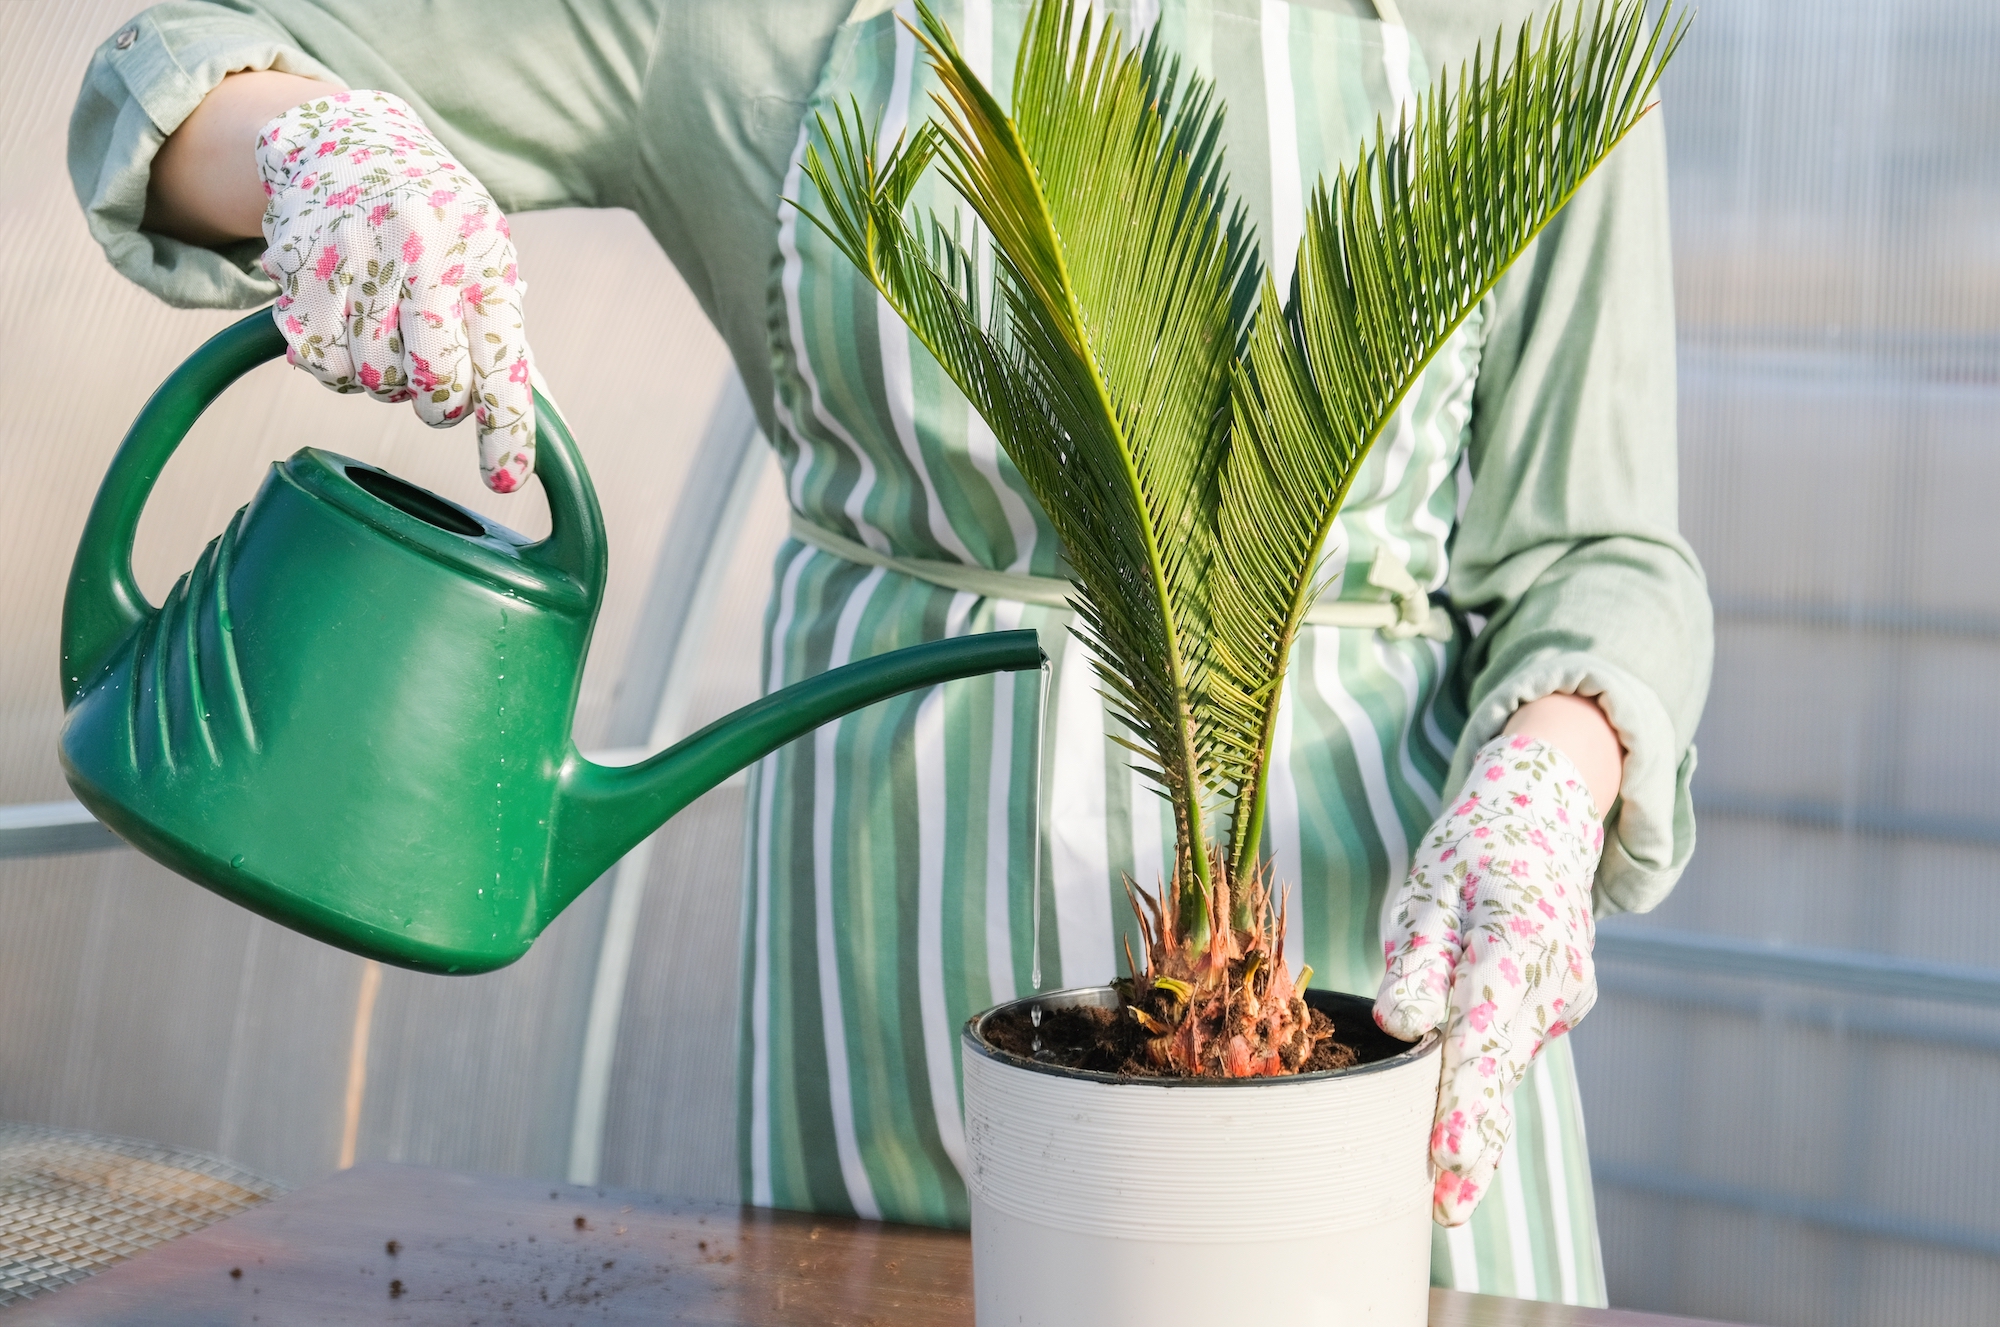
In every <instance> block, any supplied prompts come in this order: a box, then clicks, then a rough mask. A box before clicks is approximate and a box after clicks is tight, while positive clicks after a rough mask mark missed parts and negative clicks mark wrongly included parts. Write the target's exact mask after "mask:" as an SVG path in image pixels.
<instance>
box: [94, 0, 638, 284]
mask: <svg viewBox="0 0 2000 1327" xmlns="http://www.w3.org/2000/svg"><path fill="white" fill-rule="evenodd" d="M658 27H659V10H658V5H657V0H576V2H575V3H570V4H562V5H557V4H550V3H546V2H545V0H458V2H457V3H448V4H436V5H427V6H424V7H423V8H422V10H421V12H420V13H419V12H417V11H416V10H415V9H414V8H413V7H412V6H411V5H409V4H408V0H348V2H347V3H342V4H319V3H308V0H172V2H171V3H167V4H161V5H155V6H153V7H152V8H151V9H148V10H146V11H145V12H144V13H142V14H140V15H139V16H138V17H136V18H134V19H131V20H130V21H129V22H127V23H126V24H125V25H124V26H123V27H121V28H120V29H118V31H117V32H115V33H114V34H113V35H111V36H110V37H109V38H107V39H106V40H105V42H104V44H103V45H101V46H99V47H98V48H97V52H96V54H95V55H94V56H93V57H92V58H91V62H90V68H89V70H88V71H87V72H86V73H85V75H84V80H83V88H82V91H81V93H80V94H79V95H78V97H77V103H76V109H75V111H74V113H73V114H72V115H71V118H70V131H69V170H70V179H71V181H72V183H73V184H74V185H75V188H76V194H77V199H78V201H79V202H81V203H82V204H83V208H84V212H85V214H86V215H87V217H88V218H89V223H90V231H91V234H92V236H93V237H94V238H95V239H96V240H97V242H98V243H99V244H100V245H102V246H103V247H104V252H105V255H106V256H107V257H108V258H109V259H110V260H111V264H112V266H113V267H115V268H117V269H118V271H120V272H122V273H123V274H124V275H126V276H128V277H130V278H131V279H132V280H134V281H136V282H138V283H139V284H140V285H142V286H144V287H145V288H146V289H148V290H150V291H152V292H153V293H154V294H156V295H158V296H160V298H162V299H164V300H166V301H167V302H168V303H169V304H174V305H179V306H181V307H201V308H247V307H249V306H251V305H253V304H256V303H258V302H260V301H262V300H266V299H269V298H270V297H271V296H272V295H273V294H274V293H276V292H275V287H274V286H273V285H272V284H271V282H270V281H269V280H268V279H267V278H266V277H265V276H264V274H263V272H262V271H261V270H259V268H258V267H257V257H258V255H259V254H260V253H261V252H262V251H263V247H264V246H263V243H262V241H259V240H246V241H244V242H242V243H240V244H237V245H234V246H231V247H230V248H228V249H225V250H219V251H218V250H211V249H204V248H200V247H197V246H195V245H191V244H184V243H182V242H181V241H179V240H175V239H170V238H168V237H166V236H164V235H156V234H153V233H151V232H148V231H145V230H143V229H141V221H142V219H143V218H144V216H145V211H146V185H147V182H148V180H149V178H150V177H151V174H152V164H153V157H154V155H155V154H156V153H157V152H158V151H159V149H160V144H161V143H162V142H164V141H165V140H166V137H167V135H168V134H170V133H172V132H173V131H174V130H175V129H177V128H179V127H180V124H181V122H182V121H183V120H185V119H187V117H188V116H189V115H190V114H191V113H193V111H194V108H195V107H196V106H199V105H200V104H201V101H202V98H204V97H206V96H207V95H208V93H209V91H210V90H211V89H213V88H214V87H215V85H216V84H218V83H220V82H221V81H222V80H223V79H224V78H225V77H226V76H228V75H229V74H232V73H236V72H238V71H242V70H264V69H275V70H279V71H281V72H284V73H289V74H299V75H302V76H304V77H307V78H318V79H322V80H324V81H326V82H329V83H336V84H340V85H342V86H348V87H370V88H379V89H381V90H383V91H386V92H393V93H395V94H396V95H398V96H400V97H402V98H403V99H404V100H405V101H407V102H409V103H410V105H411V106H412V107H414V108H415V109H416V111H417V113H418V114H419V115H421V116H422V117H423V119H424V122H425V124H427V125H428V126H429V127H430V129H431V130H432V131H433V132H434V133H436V134H437V136H438V138H439V139H440V141H442V142H443V143H445V144H446V145H447V146H448V147H450V148H451V150H452V151H453V152H454V153H456V154H458V156H459V159H460V160H461V161H462V162H463V163H464V164H465V165H466V166H467V167H468V168H470V169H471V171H472V172H473V174H475V175H477V176H478V177H479V179H480V181H481V183H483V184H485V186H486V187H487V188H488V189H489V190H490V191H491V192H492V193H493V196H494V198H495V199H496V200H497V201H498V202H499V204H500V206H501V207H503V208H505V209H506V210H508V211H510V212H516V211H529V210H533V209H535V208H544V207H561V206H565V205H572V204H574V205H583V206H619V205H627V204H629V202H630V199H631V195H632V191H633V188H634V185H635V180H634V166H635V163H636V153H635V151H634V138H635V128H634V120H635V110H636V107H637V104H638V96H639V91H640V88H641V86H642V85H643V83H644V77H645V71H646V67H647V64H648V62H649V60H650V58H651V54H652V48H653V42H654V38H655V36H656V34H657V31H658ZM244 151H245V153H246V154H248V152H249V151H250V145H249V144H245V145H244Z"/></svg>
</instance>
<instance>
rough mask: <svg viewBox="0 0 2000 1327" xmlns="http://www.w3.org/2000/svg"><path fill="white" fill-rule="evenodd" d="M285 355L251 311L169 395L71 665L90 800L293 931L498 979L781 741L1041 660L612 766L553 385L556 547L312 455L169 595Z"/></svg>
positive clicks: (846, 674) (78, 779)
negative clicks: (162, 530)
mask: <svg viewBox="0 0 2000 1327" xmlns="http://www.w3.org/2000/svg"><path fill="white" fill-rule="evenodd" d="M284 350H285V342H284V338H283V336H282V335H281V334H280V333H279V331H278V330H277V328H276V327H274V326H273V325H272V322H271V319H270V316H269V313H268V311H265V312H259V313H255V314H252V315H251V316H250V317H248V318H245V319H244V320H243V321H241V322H239V323H237V324H235V325H234V326H233V327H230V328H228V329H227V330H225V331H223V332H221V333H219V334H218V335H217V336H215V337H214V338H213V339H211V340H210V341H209V342H208V343H207V344H206V345H204V346H202V347H201V349H199V350H198V351H196V352H195V354H194V355H193V356H192V357H191V358H190V359H189V360H188V361H187V362H186V363H185V364H183V365H181V367H180V368H179V369H178V370H176V371H175V372H174V374H173V376H172V377H170V378H168V379H167V381H166V383H165V384H164V385H162V386H161V388H160V389H159V391H157V392H155V393H154V395H153V398H152V400H150V401H148V402H147V403H146V407H145V409H144V410H142V411H141V412H140V414H139V418H138V419H137V420H136V421H135V422H134V423H133V425H132V430H131V432H130V433H129V434H127V435H126V437H125V441H124V443H123V444H122V445H121V446H120V447H119V449H118V455H117V458H116V459H115V460H113V461H112V463H111V469H110V471H109V473H107V474H106V475H105V477H104V484H103V486H102V487H101V488H100V489H99V490H98V494H97V500H96V502H95V503H94V504H93V505H92V506H91V509H90V518H89V520H88V522H87V523H86V524H85V526H84V532H83V540H82V543H81V544H80V545H79V546H78V548H77V553H76V564H75V566H74V567H73V568H72V570H71V573H70V583H69V594H68V598H67V600H66V601H65V603H64V605H63V655H62V684H63V699H64V702H65V704H66V705H67V707H68V714H67V716H66V717H65V719H64V721H63V730H62V762H63V769H64V771H65V772H66V773H67V774H68V776H69V783H70V787H72V788H73V789H75V790H76V795H77V796H78V797H79V798H81V799H82V801H83V804H84V805H85V806H87V807H89V808H90V809H91V811H92V812H93V813H95V814H96V815H97V816H98V818H99V819H101V820H102V821H103V822H104V823H105V824H106V825H109V826H110V827H111V828H112V829H113V830H115V831H116V832H117V833H118V834H119V835H121V836H122V837H124V838H125V839H126V840H128V841H129V842H131V843H132V844H133V845H134V846H135V847H137V848H139V849H140V850H141V851H142V852H144V853H146V854H147V855H148V856H150V857H153V858H155V859H156V860H158V861H160V862H163V863H165V864H166V865H167V866H169V867H171V868H173V869H174V870H176V871H178V872H180V873H181V874H182V875H185V876H187V877H188V878H189V879H191V880H194V881H196V882H197V883H199V884H202V885H205V886H207V887H208V888H209V889H212V890H214V891H215V892H216V893H218V894H221V895H222V896H223V897H224V898H228V899H232V900H234V901H235V902H237V903H240V904H242V905H243V906H244V907H246V908H249V909H251V910H252V911H254V912H258V913H261V914H263V915H264V916H266V917H269V918H270V919H271V920H273V921H275V922H278V923H280V924H282V925H285V926H289V927H292V928H293V929H295V930H299V931H303V932H305V933H306V934H307V935H311V936H315V937H317V938H319V939H321V940H325V941H327V942H328V943H330V944H334V945H338V946H340V947H341V948H343V949H348V950H352V951H353V952H355V953H357V954H364V955H366V956H368V957H370V958H376V959H380V960H381V961H383V962H385V963H394V964H397V965H399V966H402V967H406V968H415V969H418V970H420V971H426V972H458V973H472V972H486V971H490V970H491V969H494V968H498V967H501V966H503V965H505V964H508V963H511V962H513V961H514V960H515V959H517V958H519V957H520V956H521V955H522V954H524V953H526V952H527V949H528V946H529V945H530V944H532V943H533V942H534V939H535V937H536V936H537V935H539V934H541V932H542V929H543V928H544V927H546V926H547V925H548V924H549V922H550V921H551V920H553V919H554V918H555V916H556V914H557V913H559V912H561V911H562V910H563V908H564V907H566V906H567V905H568V904H569V903H570V901H571V900H573V899H574V898H575V897H576V896H577V895H578V894H579V893H581V892H582V891H583V889H584V887H585V886H587V885H589V884H590V882H591V881H593V880H595V879H596V878H597V877H598V876H600V875H602V874H603V873H604V871H605V870H607V869H608V868H609V867H610V866H611V865H612V863H614V862H616V861H617V860H618V859H619V858H620V857H621V856H623V855H624V854H625V853H626V851H628V850H629V849H630V848H632V847H633V846H634V845H635V844H637V843H638V842H639V841H640V840H641V839H643V838H645V837H646V836H647V835H648V834H650V833H652V832H653V830H654V829H656V828H657V827H658V826H659V825H660V824H661V823H662V822H664V821H665V820H666V819H667V818H668V817H670V816H672V815H673V814H674V813H675V812H677V811H679V810H680V809H681V808H683V807H685V806H686V805H687V804H688V803H690V802H692V801H693V800H694V799H695V798H696V797H698V796H700V795H701V794H702V793H704V792H706V791H707V790H708V789H710V788H712V787H714V786H715V785H716V784H718V783H720V782H721V781H722V780H724V779H726V778H728V777H729V776H730V775H731V774H733V773H735V772H736V771H737V770H739V769H742V768H743V767H745V766H746V765H749V764H751V763H753V762H755V761H757V760H759V759H762V758H763V757H764V756H765V755H767V754H769V753H770V752H772V751H774V750H776V749H777V748H778V747H780V746H783V745H784V744H785V743H787V742H790V741H792V740H794V739H796V738H798V737H801V736H804V735H805V734H806V733H808V732H810V731H811V730H812V729H814V728H816V727H818V726H819V725H820V724H823V723H826V722H828V721H829V720H832V719H836V718H839V717H840V716H841V715H843V714H847V713H849V712H850V711H852V710H856V709H859V708H860V707H862V706H864V705H869V704H872V703H874V702H875V701H878V700H884V699H887V698H888V697H890V696H894V695H897V694H899V693H901V692H905V691H911V690H914V689H917V688H920V687H927V686H931V685H933V684H935V683H939V682H946V681H950V680H952V679H954V678H960V677H969V676H973V675H975V674H979V673H989V672H1000V671H1022V670H1027V669H1033V668H1039V667H1041V666H1042V663H1043V655H1042V651H1041V649H1040V647H1039V645H1038V644H1037V642H1036V637H1035V633H1034V632H1032V631H1003V632H994V633H990V634H985V635H977V636H964V637H958V638H955V639H952V640H945V641H938V642H934V643H932V644H927V645H919V646H915V647H913V648H910V649H905V650H898V651H895V652H893V653H890V654H883V655H878V656H876V657H874V658H871V659H866V660H863V661H861V662H859V663H853V664H849V665H847V666H846V667H843V668H835V669H832V670H830V671H828V672H825V673H822V674H820V675H819V676H818V677H814V678H811V679H809V680H807V681H804V682H801V683H799V684H797V685H796V686H792V687H788V688H786V689H785V690H783V691H780V692H778V693H777V694H775V695H771V696H767V697H765V698H764V699H762V700H760V701H757V702H756V703H755V704H752V705H747V706H745V707H744V708H742V709H740V710H738V711H736V713H734V714H732V715H729V716H728V717H727V718H724V719H722V720H720V721H718V722H716V723H714V724H711V725H710V726H709V727H707V728H705V729H703V730H702V731H701V732H699V733H696V734H695V735H694V736H692V737H690V738H688V739H687V740H686V741H684V742H682V743H680V744H679V745H677V746H675V747H673V748H672V749H670V750H668V751H664V752H662V753H660V754H659V755H657V756H654V757H653V758H652V759H651V760H648V761H645V762H643V763H641V764H638V765H631V766H623V767H608V766H603V765H594V764H592V763H590V762H589V761H587V760H585V759H584V758H583V757H582V756H581V755H580V754H579V753H578V751H577V748H576V744H575V743H574V742H573V741H571V739H570V720H571V716H572V713H573V712H574V710H575V707H576V697H577V688H578V685H579V683H580V681H581V679H582V673H583V659H584V654H585V651H586V650H587V649H588V647H589V644H590V632H591V626H592V624H593V623H594V622H595V620H596V618H597V608H598V603H599V601H600V600H601V598H602V596H603V589H604V565H605V549H604V523H603V517H602V515H601V513H600V512H599V511H598V507H597V496H596V494H595V493H594V492H593V491H592V489H591V484H590V477H589V476H588V475H587V474H586V473H585V472H584V468H583V460H582V458H581V457H580V456H579V455H578V454H577V450H576V444H575V443H574V442H573V441H572V440H571V438H570V435H569V432H568V431H567V430H566V429H565V428H564V427H563V423H562V420H561V419H560V418H559V417H558V416H557V414H556V412H555V411H554V410H553V409H552V408H550V406H549V404H548V402H547V401H545V400H543V399H542V398H541V397H540V395H539V394H537V396H536V401H535V405H536V416H535V419H536V428H537V437H538V438H539V440H540V444H541V445H540V449H539V450H540V458H539V460H538V462H537V465H536V469H537V472H538V473H539V474H540V475H541V479H542V485H543V488H544V491H545V492H546V493H547V495H548V500H549V513H550V517H551V520H552V523H553V526H554V528H553V531H552V532H551V533H550V535H549V537H548V538H547V539H544V540H542V541H541V542H539V543H532V542H530V541H528V540H527V539H524V538H522V537H521V536H520V535H517V534H515V533H514V532H513V531H511V530H508V529H506V528H505V527H503V526H500V525H496V524H494V523H493V522H492V521H489V520H487V519H486V518H485V517H483V516H480V515H478V514H476V513H474V512H471V511H468V510H466V509H465V508H463V507H460V506H458V505H457V504H456V503H452V502H448V501H446V500H445V499H443V498H440V497H438V496H437V495H435V494H433V493H429V492H426V491H425V490H423V489H420V488H417V487H415V486H414V485H411V484H407V483H405V482H403V481H402V480H400V479H398V478H396V477H395V476H394V475H391V474H389V473H387V472H386V471H383V470H380V469H377V468H376V467H374V466H371V465H364V464H363V463H361V462H359V461H352V460H349V459H347V458H346V457H343V456H336V455H334V454H332V453H330V452H323V451H319V450H317V449H315V448H311V447H307V448H304V449H302V450H301V451H299V452H298V453H297V454H295V455H294V456H292V457H291V459H289V460H287V461H285V462H284V463H283V464H281V465H274V466H272V467H271V473H270V475H269V477H267V478H266V479H265V481H264V484H263V486H262V487H261V488H259V489H258V491H257V495H256V496H255V497H254V498H252V499H251V501H250V504H249V505H248V506H246V507H244V508H243V509H242V510H240V511H238V512H237V513H236V516H235V518H234V519H232V520H231V521H230V522H229V526H228V528H227V529H226V530H224V531H223V532H222V534H221V536H220V537H218V538H217V539H216V540H215V541H214V542H212V543H210V544H209V546H208V548H207V550H206V551H204V552H203V554H202V556H201V560H200V561H198V562H197V563H196V564H195V566H194V569H193V570H192V571H190V572H188V573H187V574H186V575H185V576H183V577H181V579H180V580H179V582H178V583H176V584H175V586H174V588H173V591H172V593H170V594H169V595H168V596H167V600H166V603H165V604H163V605H162V606H161V607H159V608H157V609H155V608H153V607H151V606H150V605H148V604H147V602H146V600H145V597H144V596H143V595H142V594H140V592H139V587H138V584H137V582H135V581H134V579H133V576H132V539H133V535H134V533H135V532H136V531H137V529H138V524H139V513H140V511H141V510H142V509H143V508H144V506H145V503H146V498H147V496H148V495H149V494H150V493H151V492H152V488H153V484H154V481H155V480H157V479H158V478H159V475H160V471H161V469H162V468H163V467H165V465H166V463H167V459H168V457H170V456H172V455H173V452H174V448H176V447H177V446H179V445H180V442H181V439H182V438H183V437H185V436H186V434H187V431H188V428H189V427H190V426H191V425H192V424H193V423H194V421H195V419H196V418H197V417H198V416H199V415H200V414H201V412H202V411H203V410H204V409H206V408H207V407H208V405H209V403H210V402H211V401H213V400H214V399H215V398H216V397H217V396H219V395H221V394H222V392H223V390H224V389H226V388H227V387H228V386H229V384H231V383H232V382H234V381H235V380H236V379H237V378H239V377H241V376H242V375H243V374H245V373H247V372H248V371H249V370H250V369H252V368H254V367H256V366H257V365H258V364H261V363H263V362H264V361H265V360H268V359H272V358H275V357H277V356H278V355H281V354H283V353H284Z"/></svg>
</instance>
